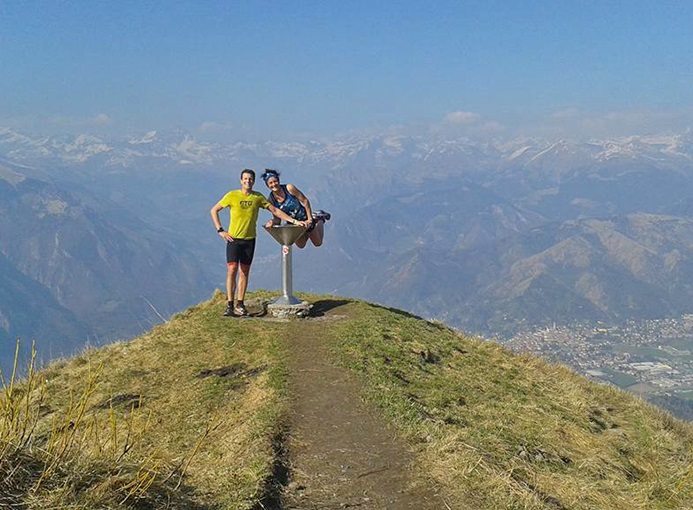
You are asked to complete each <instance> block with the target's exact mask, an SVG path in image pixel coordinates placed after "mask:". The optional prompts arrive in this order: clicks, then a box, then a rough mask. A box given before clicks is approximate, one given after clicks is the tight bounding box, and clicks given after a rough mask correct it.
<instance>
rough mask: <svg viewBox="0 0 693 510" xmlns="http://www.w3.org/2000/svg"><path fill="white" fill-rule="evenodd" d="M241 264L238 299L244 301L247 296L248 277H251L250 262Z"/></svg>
mask: <svg viewBox="0 0 693 510" xmlns="http://www.w3.org/2000/svg"><path fill="white" fill-rule="evenodd" d="M240 266H241V271H240V274H239V275H238V301H243V299H244V298H245V291H246V289H247V288H248V278H249V277H250V264H241V265H240ZM232 295H233V294H232Z"/></svg>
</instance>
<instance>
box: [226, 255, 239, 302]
mask: <svg viewBox="0 0 693 510" xmlns="http://www.w3.org/2000/svg"><path fill="white" fill-rule="evenodd" d="M226 267H227V271H226V300H227V301H228V302H229V303H231V304H233V294H234V292H235V290H236V273H237V272H238V262H229V263H228V264H226Z"/></svg>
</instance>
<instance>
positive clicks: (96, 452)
mask: <svg viewBox="0 0 693 510" xmlns="http://www.w3.org/2000/svg"><path fill="white" fill-rule="evenodd" d="M253 297H254V300H253V301H252V302H251V303H252V304H254V307H253V308H251V312H252V311H254V312H256V315H257V316H256V317H255V318H251V319H247V320H239V319H227V318H223V317H221V311H222V310H223V306H224V302H223V296H221V295H220V294H217V295H215V296H214V297H213V298H212V299H211V300H209V301H207V302H205V303H202V304H200V305H198V306H196V307H193V308H190V309H189V310H187V311H185V312H183V313H181V314H178V315H177V316H175V317H174V318H173V319H172V320H171V321H169V322H167V323H166V324H164V325H162V326H158V327H156V328H154V329H153V330H152V331H151V332H150V333H148V334H146V335H144V336H142V337H139V338H137V339H135V340H133V341H130V342H121V343H117V344H113V345H110V346H107V347H104V348H101V349H98V350H93V351H90V352H86V353H84V354H83V355H81V356H78V357H75V358H72V359H69V360H66V361H64V362H60V363H56V364H54V365H52V366H50V367H49V368H47V369H46V370H44V371H42V372H41V373H40V374H39V376H35V377H33V380H34V381H35V383H34V385H33V388H32V387H29V388H27V386H26V384H25V385H23V386H15V387H14V388H13V389H11V390H6V391H5V393H4V394H3V396H2V398H1V399H0V403H1V404H2V406H1V407H2V410H3V414H2V415H0V446H2V448H0V452H3V453H2V457H0V480H3V482H2V483H4V484H5V485H4V486H0V493H1V494H3V497H4V498H6V500H5V501H2V500H0V507H1V506H2V505H3V504H6V505H7V504H8V502H9V503H11V504H14V505H16V506H17V507H23V506H26V507H30V508H48V507H56V506H61V505H62V507H71V508H76V507H85V506H86V507H100V508H125V507H132V508H167V507H168V508H229V509H253V508H256V509H259V508H282V507H283V503H282V497H283V496H282V492H285V493H286V495H287V496H288V497H291V498H294V497H295V493H291V490H295V487H292V485H291V483H292V482H291V481H292V480H295V479H297V476H298V473H292V471H291V469H292V466H294V464H293V463H292V459H293V458H292V455H293V454H294V453H295V452H292V451H291V449H290V448H289V450H288V451H287V450H286V447H287V445H291V441H290V440H289V438H290V437H291V435H292V433H293V431H292V426H293V423H294V422H293V421H292V420H293V419H292V407H295V406H297V405H299V404H300V402H296V400H295V398H296V396H295V395H292V394H291V391H290V390H291V388H293V387H294V386H295V385H292V384H291V382H292V381H295V380H296V378H297V377H303V378H304V379H303V380H304V381H308V382H310V381H311V380H313V379H315V381H314V382H315V384H321V386H320V387H319V389H320V391H322V392H324V393H325V394H327V397H328V399H329V397H330V395H333V396H334V402H341V401H342V400H341V399H340V398H338V397H340V394H341V393H342V392H343V391H344V389H345V386H340V385H337V384H325V383H324V381H323V382H322V383H321V382H320V381H319V378H318V377H312V376H311V375H310V370H311V368H310V366H311V364H312V363H317V362H318V360H317V358H318V355H319V353H318V351H324V352H325V353H326V356H327V359H326V360H324V361H321V367H323V366H326V365H328V364H331V365H340V366H342V367H347V368H348V369H349V372H350V373H351V374H352V376H353V377H354V378H355V380H357V381H358V384H357V385H356V386H351V387H350V388H352V389H350V390H349V391H354V392H358V393H359V394H360V395H361V397H362V398H363V399H364V401H365V402H367V403H369V404H370V406H371V407H372V409H374V410H377V411H374V412H375V414H377V415H378V416H380V419H381V420H383V421H384V423H385V424H384V425H383V427H388V428H389V430H391V431H393V432H394V433H395V434H396V435H397V436H398V437H399V438H400V440H401V441H402V442H403V444H404V445H406V448H407V450H408V455H409V458H410V461H409V462H410V463H411V465H410V467H409V471H410V472H411V473H412V474H413V479H412V480H411V483H412V484H414V485H416V486H417V487H419V488H421V487H429V488H430V490H431V491H434V492H435V493H436V495H437V496H439V497H440V498H441V499H442V500H443V501H444V502H445V504H446V505H447V506H448V507H449V508H454V509H466V508H474V509H507V508H529V509H564V508H565V509H567V508H570V509H585V510H586V509H593V508H600V509H628V510H633V509H643V510H644V509H648V510H650V509H684V508H690V507H691V503H693V468H692V467H691V466H692V465H693V427H691V426H690V425H689V424H686V423H684V422H681V421H678V420H676V419H674V418H672V417H671V416H670V415H668V414H666V413H664V412H663V411H660V410H658V409H656V408H654V407H652V406H650V405H648V404H646V403H643V402H642V401H640V400H638V399H637V398H635V397H633V396H632V395H629V394H626V393H624V392H622V391H619V390H616V389H613V388H610V387H606V386H603V385H597V384H595V383H592V382H590V381H588V380H587V379H585V378H582V377H580V376H578V375H576V374H574V373H573V372H571V371H569V370H567V369H565V368H563V367H559V366H553V365H549V364H548V363H545V362H543V361H541V360H539V359H536V358H533V357H530V356H518V355H515V354H512V353H510V352H509V351H507V350H505V349H503V348H502V347H500V346H499V345H497V344H495V343H491V342H484V341H481V340H478V339H472V338H469V337H466V336H464V335H461V334H459V333H457V332H455V331H453V330H450V329H448V328H447V327H445V326H443V325H441V324H439V323H432V322H427V321H423V320H421V319H419V318H417V317H415V316H412V315H410V314H408V313H406V312H402V311H400V310H394V309H387V308H383V307H381V306H378V305H373V304H368V303H365V302H360V301H353V300H344V299H336V298H333V297H326V296H306V298H308V299H309V300H310V301H311V302H313V303H314V304H315V307H314V313H313V315H312V316H311V317H310V318H307V319H304V320H301V321H293V322H281V321H277V320H272V319H268V318H266V317H264V316H262V313H261V307H260V304H261V302H262V301H264V300H266V299H268V297H269V295H268V294H266V293H256V294H254V296H253ZM305 335H309V336H311V337H312V338H313V339H314V341H315V342H318V343H316V344H314V346H318V344H319V348H318V347H315V349H314V350H313V351H302V352H301V353H300V355H301V356H302V357H303V358H304V359H303V362H304V365H303V367H304V368H303V369H302V374H297V373H295V372H293V373H292V370H293V368H292V365H291V363H290V362H289V360H290V359H291V356H290V354H291V352H292V350H295V349H296V348H297V346H298V345H299V340H300V338H301V337H302V336H305ZM321 370H322V368H321ZM37 381H45V383H42V384H38V382H37ZM44 384H45V386H44ZM42 387H43V389H42ZM354 388H355V389H354ZM27 390H28V391H27ZM25 401H26V405H23V404H22V402H25ZM13 402H14V404H12V403H13ZM12 410H14V411H12ZM27 413H28V415H29V418H23V419H18V417H19V418H21V417H22V416H24V415H26V414H27ZM32 416H33V418H32ZM318 419H320V418H319V417H318ZM32 420H33V421H32ZM17 422H19V423H22V422H23V423H30V424H31V423H34V422H35V428H33V429H32V427H33V426H34V425H31V427H29V428H28V431H27V429H26V427H25V430H24V432H21V429H22V427H19V428H18V427H17V426H13V425H12V423H17ZM13 427H14V428H13ZM13 430H14V431H15V432H12V431H13ZM18 430H19V432H18ZM61 434H62V435H61ZM304 437H305V436H304ZM307 437H309V438H310V436H307ZM61 438H62V439H61ZM65 438H67V439H65ZM313 440H315V441H317V440H319V438H318V437H314V438H313ZM10 456H12V457H11V458H10ZM51 459H58V460H59V462H53V461H52V460H51ZM328 460H329V459H326V462H327V461H328ZM17 466H19V467H17ZM46 466H48V467H49V468H50V467H51V466H53V467H52V468H50V469H47V468H46ZM46 469H47V472H46ZM42 470H43V472H44V475H43V476H42V475H41V472H42ZM366 474H368V473H366ZM366 474H364V477H366V476H365V475H366ZM60 498H62V499H60ZM294 503H295V501H294V499H292V505H291V506H290V507H291V508H310V507H309V506H307V505H306V506H300V501H299V503H295V504H294ZM297 505H298V506H297ZM367 507H368V508H385V506H381V505H379V503H378V502H377V501H376V500H371V502H370V506H367Z"/></svg>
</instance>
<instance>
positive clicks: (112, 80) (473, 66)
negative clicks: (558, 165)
mask: <svg viewBox="0 0 693 510" xmlns="http://www.w3.org/2000/svg"><path fill="white" fill-rule="evenodd" d="M691 26H693V2H689V1H687V0H681V1H666V0H661V1H653V0H650V1H642V0H630V1H620V0H618V1H609V0H602V1H591V0H585V1H579V0H574V1H563V0H546V1H535V0H522V1H521V0H516V1H515V0H506V1H494V0H484V1H464V0H459V1H435V0H429V1H414V0H410V1H385V0H383V1H379V2H374V1H372V0H371V1H360V0H354V1H349V0H342V1H332V0H320V1H312V0H305V1H291V0H285V1H282V2H280V1H274V2H271V1H226V2H221V1H204V0H197V1H174V0H168V1H146V0H140V1H130V0H119V1H118V2H112V1H105V0H91V1H87V0H84V1H75V0H63V1H61V0H53V1H32V0H22V1H19V0H17V1H4V2H0V76H1V77H2V78H1V79H0V126H10V127H15V128H20V129H26V130H28V131H32V130H33V131H43V132H61V131H69V132H75V131H79V132H84V131H93V132H96V133H100V132H104V133H105V132H110V133H113V134H128V133H139V132H144V131H149V130H155V129H156V130H171V129H184V130H188V131H191V132H193V133H197V134H199V135H200V136H205V135H207V136H216V137H223V138H227V139H228V138H244V137H283V138H291V137H298V136H333V135H335V134H344V133H350V132H380V131H393V132H397V131H399V132H406V131H414V132H415V131H417V130H438V131H441V132H446V131H449V132H450V133H452V134H455V133H457V134H460V135H466V136H503V135H506V136H507V135H516V134H526V135H535V134H546V135H554V136H583V137H584V136H618V135H628V134H649V133H659V132H677V131H679V132H680V131H682V130H685V129H686V128H688V127H689V126H692V125H693V86H692V85H693V37H692V36H691V35H690V34H691V30H690V27H691Z"/></svg>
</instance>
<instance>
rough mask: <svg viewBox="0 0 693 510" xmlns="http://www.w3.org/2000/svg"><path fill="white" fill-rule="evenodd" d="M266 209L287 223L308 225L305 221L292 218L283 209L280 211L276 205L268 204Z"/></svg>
mask: <svg viewBox="0 0 693 510" xmlns="http://www.w3.org/2000/svg"><path fill="white" fill-rule="evenodd" d="M267 210H268V211H269V212H271V213H272V214H274V215H275V216H276V217H277V218H281V219H282V220H284V221H288V222H289V223H293V224H294V225H301V226H302V227H307V226H308V225H309V224H307V222H305V221H299V220H296V219H294V218H292V217H291V216H289V215H288V214H286V213H285V212H284V211H282V210H281V209H279V208H277V207H274V206H273V205H270V206H269V207H268V208H267Z"/></svg>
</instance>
